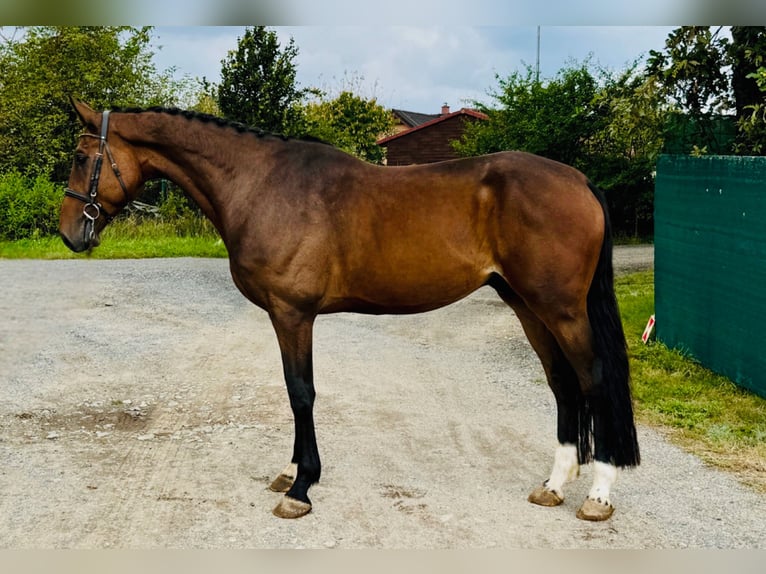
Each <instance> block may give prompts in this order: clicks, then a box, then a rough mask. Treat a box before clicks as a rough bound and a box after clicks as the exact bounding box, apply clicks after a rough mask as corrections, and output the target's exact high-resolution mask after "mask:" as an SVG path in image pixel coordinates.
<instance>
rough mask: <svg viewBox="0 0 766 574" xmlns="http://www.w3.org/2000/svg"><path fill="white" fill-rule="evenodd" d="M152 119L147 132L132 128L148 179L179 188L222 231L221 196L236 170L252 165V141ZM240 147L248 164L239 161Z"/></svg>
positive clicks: (191, 123) (181, 121)
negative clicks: (162, 181) (140, 150)
mask: <svg viewBox="0 0 766 574" xmlns="http://www.w3.org/2000/svg"><path fill="white" fill-rule="evenodd" d="M140 119H141V120H143V118H140ZM152 119H153V120H155V121H154V122H153V125H152V127H151V128H150V129H147V130H141V129H140V126H138V125H137V126H136V130H135V134H134V137H135V138H136V140H134V141H135V143H136V145H137V146H138V147H140V148H141V149H142V150H143V151H142V153H143V155H144V160H145V162H146V164H147V165H148V167H149V169H148V176H149V178H150V179H156V178H162V179H169V180H170V181H172V182H173V183H175V184H176V185H178V186H179V187H181V188H182V189H183V190H184V191H185V192H186V193H187V194H188V195H189V196H190V197H191V198H192V199H193V200H194V201H195V203H197V205H199V207H200V208H201V209H202V211H203V213H204V214H205V215H206V216H207V217H208V218H209V219H210V220H211V221H212V222H213V224H214V225H215V226H216V227H217V228H218V230H219V232H222V227H223V222H224V220H225V219H226V218H227V207H228V203H229V202H228V200H227V195H228V193H229V191H230V189H231V186H233V185H236V181H234V179H235V175H236V173H237V170H238V168H241V167H242V164H243V163H248V164H250V165H252V164H253V163H255V165H257V164H258V162H257V157H256V156H257V155H258V153H260V152H261V150H260V149H259V146H258V145H256V143H257V142H256V141H255V138H252V139H251V138H247V136H246V135H245V134H238V133H236V132H235V131H234V130H233V129H231V128H224V127H219V126H214V125H208V124H204V123H202V122H200V121H199V120H194V119H186V118H183V117H176V116H165V115H163V114H158V116H157V117H155V118H152ZM137 123H138V122H137ZM129 139H130V136H129ZM262 145H265V144H262ZM244 148H247V152H246V153H247V154H248V162H243V161H242V160H241V155H242V153H244V152H245V149H244ZM264 152H265V150H264ZM233 174H234V175H233Z"/></svg>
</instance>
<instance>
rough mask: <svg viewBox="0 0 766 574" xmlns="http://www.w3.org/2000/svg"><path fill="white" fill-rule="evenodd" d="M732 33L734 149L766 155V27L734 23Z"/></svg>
mask: <svg viewBox="0 0 766 574" xmlns="http://www.w3.org/2000/svg"><path fill="white" fill-rule="evenodd" d="M731 36H732V43H731V48H730V52H729V54H730V58H731V66H732V79H731V83H732V91H733V92H734V101H735V106H736V110H737V127H738V133H737V140H736V143H735V145H734V152H735V153H737V154H742V155H766V27H764V26H732V28H731Z"/></svg>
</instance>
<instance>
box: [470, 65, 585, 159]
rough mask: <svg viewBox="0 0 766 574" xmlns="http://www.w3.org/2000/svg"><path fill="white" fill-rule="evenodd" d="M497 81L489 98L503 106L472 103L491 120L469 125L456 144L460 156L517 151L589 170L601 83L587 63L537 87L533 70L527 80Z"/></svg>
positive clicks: (525, 76)
mask: <svg viewBox="0 0 766 574" xmlns="http://www.w3.org/2000/svg"><path fill="white" fill-rule="evenodd" d="M496 79H497V81H498V84H499V90H497V91H491V92H490V96H492V98H493V99H494V100H495V101H496V103H497V104H499V107H496V108H493V107H489V106H487V105H484V104H481V103H479V102H475V103H474V105H475V106H476V107H478V108H479V109H480V110H481V111H482V112H484V113H485V114H487V115H488V116H489V120H488V121H484V122H474V123H471V124H468V125H467V127H466V132H465V134H464V136H463V138H462V140H461V141H460V142H457V143H456V144H455V149H456V150H457V151H458V153H459V154H460V155H479V154H484V153H492V152H495V151H500V150H511V149H515V150H523V151H528V152H530V153H535V154H538V155H542V156H545V157H547V158H550V159H555V160H557V161H561V162H563V163H566V164H569V165H573V166H575V167H578V168H581V169H582V168H586V167H587V163H588V161H587V158H586V157H585V156H584V151H586V150H585V148H583V142H584V141H586V140H588V139H589V138H590V137H592V136H593V134H594V133H595V131H596V129H597V126H598V121H599V118H597V117H596V116H595V115H594V114H593V113H592V112H593V107H592V106H591V102H592V101H593V98H594V97H595V95H596V92H597V81H596V78H594V76H593V75H592V74H591V72H590V70H589V69H588V66H587V64H583V65H580V66H572V67H568V68H564V69H562V70H560V71H559V73H558V74H557V76H556V77H555V78H554V79H552V80H550V81H548V82H539V81H538V80H537V79H536V74H535V71H534V70H533V69H532V67H531V66H527V69H526V73H525V74H523V75H522V74H521V73H519V72H513V73H512V74H511V75H510V76H508V77H507V78H505V79H504V78H501V77H500V76H499V75H496Z"/></svg>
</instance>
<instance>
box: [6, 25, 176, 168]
mask: <svg viewBox="0 0 766 574" xmlns="http://www.w3.org/2000/svg"><path fill="white" fill-rule="evenodd" d="M1 35H2V37H0V40H2V43H0V69H2V70H3V75H2V78H1V79H0V149H2V150H3V154H1V155H0V173H4V172H8V171H12V170H18V171H19V172H20V173H23V174H26V175H29V176H33V177H34V176H37V175H44V176H46V177H51V178H53V179H54V180H57V181H58V180H63V179H65V178H66V176H67V174H68V172H69V167H70V162H71V151H72V146H73V142H74V141H75V138H76V136H77V134H78V133H79V132H80V130H81V127H80V124H79V122H78V121H77V119H76V116H75V114H74V112H73V111H72V108H71V104H70V103H69V95H74V96H77V97H79V98H82V99H84V100H87V101H88V102H89V103H91V104H92V105H94V106H96V107H103V108H108V107H113V106H119V105H155V104H156V105H168V104H171V103H173V102H174V98H175V97H176V96H177V95H178V89H177V85H176V84H175V83H174V82H173V81H172V78H171V71H167V72H165V73H163V74H158V73H157V71H156V69H155V67H154V65H153V63H152V59H151V58H152V52H151V51H150V49H149V42H150V40H151V28H149V27H144V28H133V27H128V26H118V27H112V26H106V27H95V26H88V27H71V26H40V27H32V28H25V29H16V30H14V31H13V32H11V31H10V30H9V29H3V30H2V34H1Z"/></svg>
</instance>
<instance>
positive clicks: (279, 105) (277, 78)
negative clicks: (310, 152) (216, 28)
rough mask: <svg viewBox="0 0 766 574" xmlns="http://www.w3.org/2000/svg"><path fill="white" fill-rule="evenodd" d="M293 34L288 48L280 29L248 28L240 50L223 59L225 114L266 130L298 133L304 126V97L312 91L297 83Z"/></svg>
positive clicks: (221, 93)
mask: <svg viewBox="0 0 766 574" xmlns="http://www.w3.org/2000/svg"><path fill="white" fill-rule="evenodd" d="M297 55H298V48H297V47H296V46H295V42H294V41H293V39H292V38H291V39H290V41H289V42H288V44H287V46H285V47H284V49H282V48H281V46H280V45H279V40H278V39H277V34H276V32H273V31H270V30H267V29H266V27H265V26H255V27H252V28H246V29H245V33H244V35H243V36H242V37H241V38H239V39H238V42H237V49H236V50H231V51H229V53H228V55H227V56H226V58H225V59H224V60H222V62H221V64H222V68H221V83H220V85H219V86H218V105H219V107H220V110H221V112H222V113H223V115H224V116H225V117H226V118H228V119H230V120H234V121H238V122H242V123H244V124H248V125H250V126H253V127H256V128H260V129H262V130H265V131H269V132H275V133H283V134H286V135H294V134H297V133H300V132H301V131H302V129H303V126H302V121H301V110H300V106H299V104H300V102H301V100H302V99H303V97H304V96H305V95H306V93H307V90H299V89H298V88H297V87H296V83H295V75H296V67H295V64H294V63H293V60H294V59H295V57H296V56H297Z"/></svg>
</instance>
